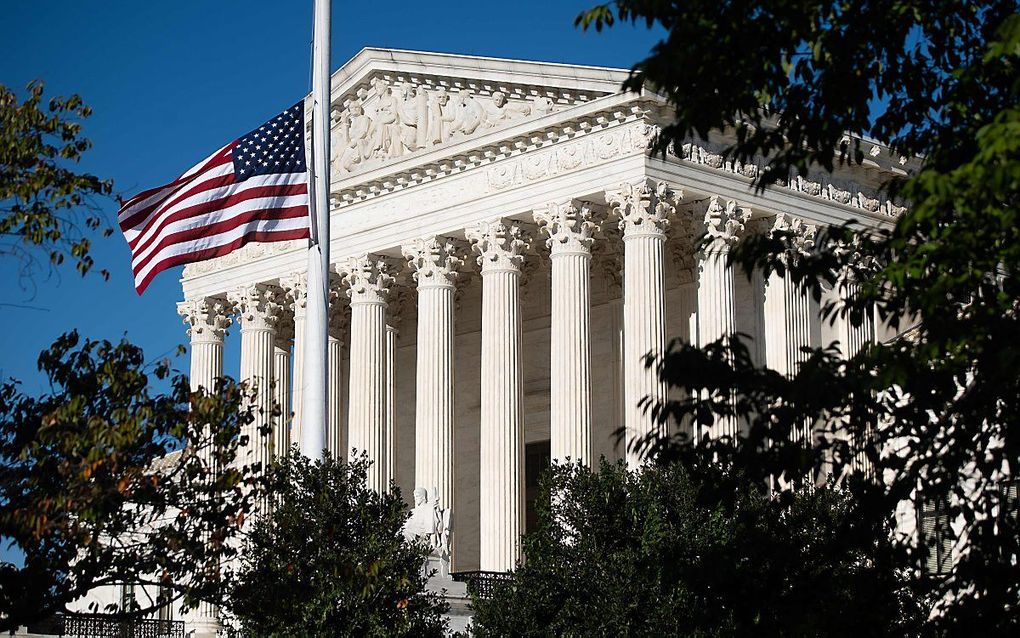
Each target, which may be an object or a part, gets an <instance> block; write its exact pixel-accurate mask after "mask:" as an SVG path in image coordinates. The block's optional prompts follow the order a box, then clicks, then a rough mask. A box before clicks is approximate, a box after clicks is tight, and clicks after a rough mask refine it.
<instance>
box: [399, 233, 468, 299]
mask: <svg viewBox="0 0 1020 638" xmlns="http://www.w3.org/2000/svg"><path fill="white" fill-rule="evenodd" d="M400 250H401V253H402V254H403V255H404V258H405V259H407V265H408V267H409V268H410V269H411V271H412V275H411V276H412V277H413V278H414V281H415V282H417V284H418V287H419V288H428V287H434V286H436V287H452V286H454V285H455V284H456V282H457V277H458V275H459V272H458V268H460V267H461V266H463V265H464V260H463V259H462V258H461V257H460V255H461V254H463V253H462V249H461V247H460V246H458V245H457V243H456V242H455V241H454V240H452V239H448V238H446V237H435V236H433V237H421V238H419V239H415V240H413V241H411V242H408V243H406V244H404V245H403V246H401V248H400Z"/></svg>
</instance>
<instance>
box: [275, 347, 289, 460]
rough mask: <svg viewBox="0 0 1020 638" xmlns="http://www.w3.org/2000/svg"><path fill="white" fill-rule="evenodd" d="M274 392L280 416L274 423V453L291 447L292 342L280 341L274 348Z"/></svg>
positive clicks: (285, 450) (280, 453)
mask: <svg viewBox="0 0 1020 638" xmlns="http://www.w3.org/2000/svg"><path fill="white" fill-rule="evenodd" d="M273 394H274V395H275V396H274V400H275V402H276V405H277V406H279V409H280V416H279V417H278V418H277V421H276V423H275V424H274V425H273V454H274V455H276V456H280V455H282V454H286V453H287V450H288V449H289V448H290V344H283V343H280V342H279V341H278V342H277V343H276V345H275V346H274V348H273Z"/></svg>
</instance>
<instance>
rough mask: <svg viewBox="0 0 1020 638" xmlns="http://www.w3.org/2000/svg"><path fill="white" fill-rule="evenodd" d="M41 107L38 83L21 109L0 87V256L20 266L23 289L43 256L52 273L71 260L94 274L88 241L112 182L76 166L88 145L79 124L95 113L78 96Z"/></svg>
mask: <svg viewBox="0 0 1020 638" xmlns="http://www.w3.org/2000/svg"><path fill="white" fill-rule="evenodd" d="M42 102H43V84H42V83H41V82H32V83H30V84H29V85H28V98H27V99H25V101H24V102H21V103H20V104H19V103H18V96H17V95H16V94H15V93H14V91H12V90H10V89H8V88H7V87H6V86H3V85H0V256H3V257H9V258H11V259H13V260H14V261H15V262H16V263H17V264H18V274H19V277H20V279H21V282H22V284H23V285H24V284H25V283H28V282H31V281H32V280H33V279H34V278H35V277H36V276H37V275H38V274H39V272H40V269H41V263H40V260H39V257H38V255H39V254H40V253H41V254H43V255H44V256H45V259H46V261H47V262H48V263H49V264H50V265H51V267H53V266H57V265H59V264H62V263H63V262H64V261H65V259H67V258H68V257H70V258H71V260H72V261H73V262H74V265H75V268H76V269H77V270H78V272H80V273H81V274H82V275H84V274H85V273H87V272H89V271H90V270H91V269H92V267H93V265H94V260H93V259H92V256H91V255H90V249H91V247H92V240H91V239H90V237H89V235H90V234H91V233H93V232H97V231H99V230H100V228H101V227H102V226H103V225H104V222H103V217H102V213H101V209H100V205H99V200H101V199H102V198H104V197H107V196H109V195H110V193H111V192H112V183H111V182H110V181H109V180H104V179H100V178H99V177H96V176H95V175H91V174H89V173H85V172H80V171H77V170H75V168H74V167H73V165H74V164H77V163H78V162H79V161H81V158H82V155H83V154H84V153H85V151H87V150H88V149H89V148H91V146H92V143H91V142H90V141H89V140H88V139H87V138H85V137H83V136H82V123H81V122H82V120H84V119H86V118H88V117H89V116H90V115H91V114H92V109H90V108H89V107H88V106H86V105H85V104H84V103H83V102H82V99H81V98H80V97H79V96H77V95H72V96H70V97H67V98H63V97H57V98H52V99H50V101H49V103H48V104H47V106H45V107H43V106H42ZM111 232H112V231H111V229H109V228H106V229H103V231H102V233H103V236H104V237H105V236H107V235H109V234H110V233H111ZM100 272H101V274H102V276H103V278H104V279H106V278H108V277H109V273H108V272H107V271H106V270H101V271H100Z"/></svg>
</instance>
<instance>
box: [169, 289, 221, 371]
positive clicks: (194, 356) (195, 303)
mask: <svg viewBox="0 0 1020 638" xmlns="http://www.w3.org/2000/svg"><path fill="white" fill-rule="evenodd" d="M177 314H179V315H180V316H181V317H183V318H184V324H185V325H187V326H188V336H189V337H191V389H192V390H198V389H199V388H206V389H207V390H210V391H211V390H213V388H214V386H215V385H216V379H218V378H219V377H222V376H223V337H224V336H226V332H227V328H228V327H229V326H230V316H229V314H228V313H227V304H226V303H225V302H224V301H222V300H220V299H209V298H202V299H189V300H186V301H182V302H180V303H179V304H177Z"/></svg>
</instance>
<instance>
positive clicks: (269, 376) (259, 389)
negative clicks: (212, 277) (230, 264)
mask: <svg viewBox="0 0 1020 638" xmlns="http://www.w3.org/2000/svg"><path fill="white" fill-rule="evenodd" d="M229 298H230V301H231V302H232V303H233V304H234V307H235V309H236V312H237V314H238V316H239V318H240V324H241V374H240V378H241V381H242V382H245V383H247V384H249V391H250V392H251V393H253V399H252V407H253V408H254V417H255V418H254V420H253V421H252V423H251V424H249V425H248V426H247V427H246V428H245V429H244V431H243V432H242V435H243V436H247V437H248V442H247V444H246V446H245V447H244V449H243V450H242V451H241V453H240V455H241V459H240V460H241V462H242V463H247V464H261V465H262V467H265V466H266V463H267V462H268V461H269V450H270V440H271V439H270V438H269V436H268V434H269V433H270V432H271V428H272V426H273V423H274V421H275V418H274V417H273V407H274V403H275V398H276V396H275V394H274V391H273V368H274V360H273V357H274V342H275V341H276V324H277V321H278V320H279V318H280V314H281V311H282V309H283V308H282V306H281V305H280V304H279V303H278V301H279V300H280V295H279V293H278V292H277V290H275V289H273V288H271V287H269V286H266V285H263V284H250V285H246V286H241V287H239V288H237V289H236V290H235V291H234V292H232V293H231V294H230V295H229Z"/></svg>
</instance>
